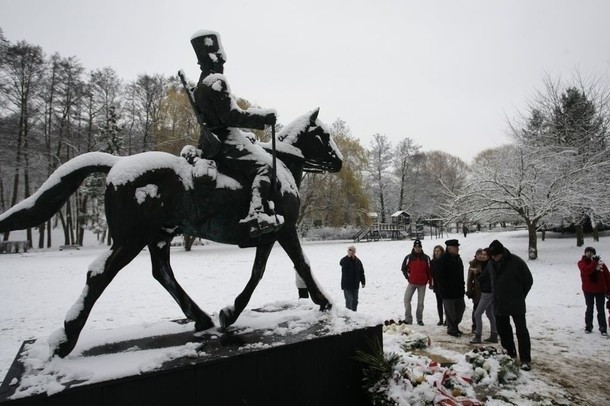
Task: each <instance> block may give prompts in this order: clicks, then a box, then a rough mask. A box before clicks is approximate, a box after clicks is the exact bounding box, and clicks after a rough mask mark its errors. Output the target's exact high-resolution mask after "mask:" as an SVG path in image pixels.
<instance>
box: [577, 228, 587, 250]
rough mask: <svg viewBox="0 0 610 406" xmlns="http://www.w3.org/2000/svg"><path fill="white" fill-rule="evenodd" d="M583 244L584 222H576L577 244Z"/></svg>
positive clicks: (580, 245) (578, 245) (579, 245)
mask: <svg viewBox="0 0 610 406" xmlns="http://www.w3.org/2000/svg"><path fill="white" fill-rule="evenodd" d="M583 245H585V234H584V232H583V228H582V224H576V246H577V247H582V246H583Z"/></svg>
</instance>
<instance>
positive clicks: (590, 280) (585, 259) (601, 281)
mask: <svg viewBox="0 0 610 406" xmlns="http://www.w3.org/2000/svg"><path fill="white" fill-rule="evenodd" d="M578 269H580V278H581V279H582V291H583V293H584V295H585V303H586V304H587V310H586V311H585V333H590V332H591V331H592V330H593V305H594V304H595V307H596V308H597V323H598V324H599V331H600V332H601V333H602V335H603V336H607V335H608V330H607V328H608V325H607V324H606V309H605V308H604V303H605V301H606V300H605V299H606V295H609V294H610V272H608V267H607V266H606V264H604V262H603V261H602V260H601V258H600V257H599V256H598V255H597V252H596V251H595V248H593V247H587V248H585V255H583V256H582V258H581V260H580V261H578Z"/></svg>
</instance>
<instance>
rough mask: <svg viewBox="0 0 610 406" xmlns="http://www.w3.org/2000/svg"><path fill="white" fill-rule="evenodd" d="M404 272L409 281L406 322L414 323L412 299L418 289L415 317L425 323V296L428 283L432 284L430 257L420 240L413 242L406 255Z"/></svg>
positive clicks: (418, 321) (406, 293)
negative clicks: (425, 252)
mask: <svg viewBox="0 0 610 406" xmlns="http://www.w3.org/2000/svg"><path fill="white" fill-rule="evenodd" d="M400 270H401V271H402V274H403V275H404V277H405V279H406V280H407V282H408V285H407V288H406V290H405V296H404V303H405V323H407V324H413V314H412V312H411V299H413V295H414V294H415V291H417V310H416V311H415V317H416V318H417V324H419V325H420V326H423V325H424V320H423V318H424V298H425V297H426V285H428V284H430V285H432V277H431V276H430V257H428V256H427V255H426V254H424V250H423V248H422V245H421V241H420V240H415V241H414V242H413V248H412V249H411V253H410V254H409V255H407V256H406V257H405V259H403V261H402V265H401V267H400Z"/></svg>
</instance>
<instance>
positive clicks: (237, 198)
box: [0, 31, 342, 357]
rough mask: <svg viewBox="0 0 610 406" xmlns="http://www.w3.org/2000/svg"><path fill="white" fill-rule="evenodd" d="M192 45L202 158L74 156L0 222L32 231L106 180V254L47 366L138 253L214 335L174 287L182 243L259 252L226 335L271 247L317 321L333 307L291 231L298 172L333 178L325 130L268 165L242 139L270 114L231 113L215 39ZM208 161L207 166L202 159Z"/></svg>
mask: <svg viewBox="0 0 610 406" xmlns="http://www.w3.org/2000/svg"><path fill="white" fill-rule="evenodd" d="M191 42H192V44H193V47H194V48H195V51H196V53H197V57H198V59H199V64H200V65H201V70H202V74H201V78H200V81H199V84H198V86H197V88H196V89H195V91H194V92H192V93H191V91H190V90H189V96H190V97H191V102H192V103H193V107H194V108H196V113H197V114H198V119H199V122H200V123H201V124H202V135H201V139H200V145H199V147H200V148H195V147H192V146H187V147H185V148H184V149H183V152H182V156H181V157H177V156H174V155H171V154H168V153H164V152H145V153H141V154H137V155H133V156H128V157H117V156H113V155H110V154H106V153H102V152H90V153H87V154H83V155H80V156H78V157H76V158H74V159H72V160H70V161H68V162H66V163H65V164H64V165H62V166H60V167H59V168H58V169H57V170H56V171H55V172H54V173H53V174H52V175H51V176H50V177H49V179H48V180H47V181H46V182H45V183H44V184H43V185H42V186H41V187H40V189H39V190H38V191H36V193H34V194H33V195H32V196H30V197H29V198H27V199H25V200H24V201H22V202H20V203H19V204H17V205H15V206H14V207H12V208H11V209H9V210H7V211H6V212H5V213H3V214H1V215H0V232H6V231H11V230H19V229H25V228H30V227H36V226H38V225H39V224H41V223H44V222H45V221H47V220H48V219H49V218H50V217H51V216H53V214H55V213H56V212H57V211H58V210H59V209H60V208H61V207H62V206H63V204H64V203H65V202H66V201H67V200H68V198H69V197H70V195H71V194H72V193H74V192H75V191H76V189H77V188H78V187H79V185H80V184H81V183H82V182H83V180H84V179H85V178H86V177H87V176H88V175H90V174H92V173H96V172H102V173H107V174H108V175H107V178H106V184H107V186H106V194H105V208H106V219H107V222H108V227H109V230H110V235H111V236H112V240H113V241H112V246H111V247H110V249H109V250H108V251H107V252H105V253H103V254H102V255H100V256H99V257H98V258H97V259H96V260H95V261H93V263H92V264H91V265H90V266H89V270H88V272H87V282H86V285H85V287H84V289H83V291H82V294H81V296H80V297H79V298H78V300H77V301H76V302H75V303H74V305H72V307H71V308H70V310H69V311H68V313H67V315H66V318H65V320H64V327H63V328H62V329H59V330H57V331H56V332H55V333H54V334H53V336H52V337H51V338H50V339H49V344H50V346H51V350H52V352H53V353H54V354H57V355H59V356H62V357H63V356H66V355H68V354H69V353H70V352H71V351H72V349H73V348H74V346H75V345H76V342H77V340H78V337H79V335H80V332H81V330H82V328H83V327H84V325H85V323H86V321H87V318H88V316H89V313H90V312H91V309H92V307H93V305H94V304H95V302H96V300H97V299H98V298H99V297H100V296H101V294H102V292H103V291H104V289H105V288H106V287H107V286H108V284H109V283H110V282H111V281H112V279H113V278H114V277H115V276H116V275H117V273H118V272H119V271H120V270H121V269H122V268H123V267H125V266H126V265H127V264H128V263H129V262H131V260H133V259H134V258H135V257H136V255H138V253H139V252H140V251H142V249H144V248H145V247H148V251H149V253H150V256H151V260H152V268H153V276H154V278H155V279H157V280H158V281H159V283H161V285H163V287H164V288H165V289H166V290H167V291H168V292H169V293H170V294H171V295H172V297H173V298H174V299H175V300H176V302H177V303H178V305H180V308H181V309H182V311H183V312H184V314H185V315H186V317H188V318H189V319H192V320H194V321H195V328H196V329H197V330H198V331H201V330H206V329H208V328H211V327H213V326H214V324H213V322H212V319H211V318H210V316H209V315H208V314H207V313H205V312H204V311H202V310H201V309H200V308H199V307H198V306H197V304H196V303H195V302H194V301H193V300H192V299H191V298H190V297H189V296H188V294H187V293H186V292H185V291H184V290H183V288H182V287H181V286H180V285H179V284H178V282H177V281H176V278H175V277H174V273H173V271H172V268H171V266H170V261H169V254H170V242H171V240H172V238H173V237H174V236H175V235H177V234H180V233H185V234H189V235H192V236H197V237H202V238H206V239H209V240H213V241H217V242H221V243H226V244H234V245H239V246H240V247H254V246H255V247H256V257H255V260H254V265H253V267H252V273H251V276H250V280H249V281H248V283H247V284H246V286H245V288H244V290H243V291H242V292H241V293H240V294H239V295H238V296H237V297H236V299H235V301H234V304H233V305H232V306H227V307H225V308H224V309H222V310H221V311H220V314H219V319H220V323H221V325H222V327H227V326H229V325H231V324H233V323H234V322H235V321H236V320H237V318H238V317H239V315H240V314H241V312H242V311H243V310H244V309H245V307H246V305H247V304H248V301H249V300H250V297H251V295H252V293H253V292H254V289H255V288H256V285H257V284H258V282H259V281H260V279H261V277H262V276H263V273H264V271H265V266H266V263H267V259H268V257H269V254H270V252H271V249H272V247H273V245H274V243H275V242H276V241H277V242H279V243H280V245H281V246H282V248H283V249H284V250H285V251H286V253H287V254H288V256H289V257H290V259H291V261H292V262H293V264H294V267H295V269H296V271H297V273H298V274H299V275H300V277H301V278H302V279H303V281H304V282H305V284H306V286H307V289H308V291H309V293H310V295H311V298H312V300H313V301H314V303H316V304H318V305H319V306H320V310H325V309H329V308H330V307H331V304H330V302H329V300H328V298H327V297H326V295H325V294H324V293H323V292H322V291H321V289H320V287H319V286H318V284H317V282H316V280H315V278H314V277H313V275H312V273H311V269H310V266H309V263H308V261H307V259H306V257H305V255H304V254H303V250H302V248H301V244H300V241H299V239H298V235H297V230H296V221H297V216H298V214H299V206H300V200H299V194H298V188H299V185H300V181H301V176H302V174H303V172H304V171H305V172H307V171H312V172H320V171H329V172H337V171H339V170H340V169H341V165H342V157H341V153H340V152H339V151H338V149H337V147H336V145H335V143H334V141H333V140H332V137H331V135H330V133H329V130H328V128H327V127H326V125H324V124H323V123H322V122H321V121H320V120H318V118H317V117H318V110H315V111H313V112H311V113H307V114H304V115H303V116H301V117H299V118H297V119H296V120H295V121H293V122H292V123H291V124H288V125H287V126H286V127H285V128H284V129H283V130H282V131H281V132H280V133H279V134H278V135H277V137H276V139H274V140H273V144H275V141H276V140H277V150H276V151H275V150H274V151H273V156H275V155H276V154H277V158H278V159H277V161H276V160H275V159H272V155H271V154H270V153H269V151H270V150H271V146H270V145H267V144H260V143H254V142H252V141H251V140H250V139H249V138H248V137H247V136H246V134H245V133H244V132H242V131H241V130H239V128H238V127H246V128H262V127H264V125H265V124H274V123H275V113H274V112H272V111H262V110H255V109H248V110H245V111H244V110H241V109H240V108H239V107H238V106H237V104H236V103H235V99H234V98H233V96H232V95H231V94H230V91H229V87H228V84H227V82H226V79H225V78H224V77H223V76H222V65H223V63H224V61H225V60H226V57H225V55H224V51H223V49H222V46H220V37H219V35H218V33H215V32H211V31H199V32H198V33H196V34H195V35H194V36H193V38H192V41H191ZM212 157H213V158H214V159H215V161H210V160H209V159H208V158H212ZM274 163H275V164H276V165H273V164H274ZM272 185H276V187H272ZM25 260H27V259H25Z"/></svg>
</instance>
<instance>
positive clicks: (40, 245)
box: [38, 223, 45, 248]
mask: <svg viewBox="0 0 610 406" xmlns="http://www.w3.org/2000/svg"><path fill="white" fill-rule="evenodd" d="M44 229H45V223H42V224H41V225H39V226H38V248H44Z"/></svg>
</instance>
